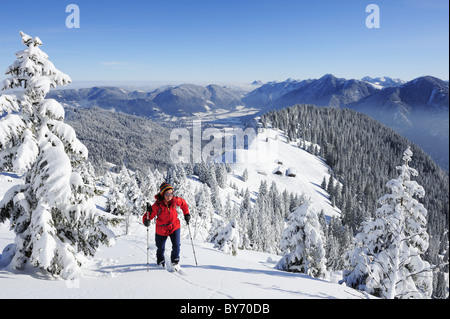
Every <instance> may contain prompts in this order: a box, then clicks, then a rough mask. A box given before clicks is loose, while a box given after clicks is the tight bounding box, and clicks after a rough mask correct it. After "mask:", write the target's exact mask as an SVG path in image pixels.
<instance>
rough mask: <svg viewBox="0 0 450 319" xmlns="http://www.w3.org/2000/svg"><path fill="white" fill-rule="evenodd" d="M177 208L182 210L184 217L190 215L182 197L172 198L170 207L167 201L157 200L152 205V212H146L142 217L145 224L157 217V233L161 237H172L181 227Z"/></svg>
mask: <svg viewBox="0 0 450 319" xmlns="http://www.w3.org/2000/svg"><path fill="white" fill-rule="evenodd" d="M177 207H180V208H181V210H182V211H183V214H184V215H188V214H189V207H188V205H187V203H186V201H185V200H184V199H183V198H181V197H174V198H172V200H171V201H170V202H169V203H168V205H166V202H165V201H161V200H157V201H156V202H155V203H154V204H153V205H152V211H151V212H145V214H144V216H142V222H144V223H145V220H147V219H149V220H152V219H153V218H155V216H156V233H157V234H158V235H161V236H170V235H171V234H172V233H173V232H174V231H176V230H177V229H179V228H180V227H181V224H180V220H179V219H178V213H177V209H176V208H177Z"/></svg>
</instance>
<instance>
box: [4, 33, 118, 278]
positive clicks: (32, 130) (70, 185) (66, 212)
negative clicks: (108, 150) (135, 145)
mask: <svg viewBox="0 0 450 319" xmlns="http://www.w3.org/2000/svg"><path fill="white" fill-rule="evenodd" d="M20 35H21V37H22V42H23V44H24V45H25V46H26V47H27V48H26V49H25V50H23V51H20V52H18V53H16V56H17V60H16V61H15V62H14V63H13V64H12V65H11V66H10V67H9V68H8V69H7V71H6V74H7V75H9V78H7V79H6V80H5V81H3V87H2V89H3V90H8V89H18V88H23V90H16V91H14V93H13V94H10V95H2V96H1V97H0V116H1V119H0V167H1V169H3V170H7V171H13V172H17V173H19V174H24V183H23V184H21V185H18V186H16V187H13V188H11V189H10V190H9V191H8V192H7V193H6V194H5V196H4V198H3V199H2V200H1V202H0V222H5V221H6V220H8V219H9V220H10V223H11V228H12V229H13V230H14V232H15V234H16V238H15V244H14V252H13V255H14V256H13V257H12V260H11V263H10V265H9V266H10V267H14V268H16V269H23V268H24V267H25V266H26V265H27V264H29V265H32V266H35V267H39V268H41V269H44V270H46V271H48V272H49V273H50V274H54V275H60V276H61V277H62V278H64V279H74V278H77V277H78V276H79V275H80V268H79V267H80V265H81V262H82V260H83V259H84V258H83V255H84V256H92V255H93V254H94V253H95V251H96V249H97V247H98V246H99V245H100V244H101V243H103V244H110V243H111V242H112V239H113V237H114V234H113V233H112V232H111V231H110V230H109V229H108V228H107V226H106V225H107V222H108V218H107V217H106V215H103V214H102V213H100V212H99V211H98V210H97V209H96V206H95V204H94V202H93V200H92V193H93V192H92V191H89V190H88V189H87V187H88V186H86V185H85V183H84V182H83V179H82V177H81V176H80V174H79V173H77V172H75V171H74V170H73V168H75V167H77V166H78V165H80V164H81V163H82V162H84V161H85V160H86V159H87V155H88V152H87V149H86V147H85V146H84V145H83V144H82V143H81V142H80V141H79V140H78V139H77V137H76V134H75V131H74V130H73V129H72V128H71V127H70V126H69V125H67V124H65V123H64V122H63V120H64V115H65V114H64V109H63V107H62V106H61V104H59V103H58V102H56V101H55V100H51V99H49V100H46V99H45V96H46V94H47V93H48V92H49V90H50V88H52V87H56V86H62V85H66V84H68V83H70V81H71V80H70V78H69V76H67V75H66V74H64V73H62V72H60V71H59V70H57V69H56V68H55V66H54V65H53V63H51V62H50V61H49V60H48V56H47V55H46V54H45V53H44V52H42V51H41V50H40V49H39V47H40V46H41V45H42V42H41V40H40V39H39V38H37V37H36V38H34V39H33V38H31V37H30V36H28V35H26V34H25V33H23V32H20ZM5 113H6V115H5Z"/></svg>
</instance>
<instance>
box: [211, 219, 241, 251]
mask: <svg viewBox="0 0 450 319" xmlns="http://www.w3.org/2000/svg"><path fill="white" fill-rule="evenodd" d="M214 247H215V248H218V249H220V250H222V251H223V252H224V253H226V254H231V255H233V256H236V255H237V253H238V248H239V226H238V223H237V221H236V219H235V218H234V219H232V220H231V221H230V222H229V223H228V225H227V226H226V227H225V228H224V229H222V230H221V231H220V233H219V235H218V236H217V237H216V239H215V246H214Z"/></svg>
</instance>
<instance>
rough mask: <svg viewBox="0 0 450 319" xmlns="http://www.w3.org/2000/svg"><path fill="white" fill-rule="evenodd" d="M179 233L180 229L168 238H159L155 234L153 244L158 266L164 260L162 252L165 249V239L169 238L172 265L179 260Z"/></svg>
mask: <svg viewBox="0 0 450 319" xmlns="http://www.w3.org/2000/svg"><path fill="white" fill-rule="evenodd" d="M180 232H181V229H180V228H178V229H177V230H176V231H174V232H173V233H172V235H170V236H161V235H158V234H155V242H156V248H157V249H156V259H157V263H158V264H159V263H160V262H161V261H163V260H164V251H165V247H166V241H167V237H170V241H171V242H172V253H171V254H170V261H171V262H172V263H178V261H179V260H180V246H181V241H180Z"/></svg>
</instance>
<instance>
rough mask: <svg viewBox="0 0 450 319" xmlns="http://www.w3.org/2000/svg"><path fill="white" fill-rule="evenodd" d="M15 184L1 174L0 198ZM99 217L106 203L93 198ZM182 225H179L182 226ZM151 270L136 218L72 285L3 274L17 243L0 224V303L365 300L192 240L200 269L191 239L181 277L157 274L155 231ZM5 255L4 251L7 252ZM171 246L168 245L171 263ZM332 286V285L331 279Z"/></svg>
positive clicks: (266, 260)
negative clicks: (22, 300) (39, 300)
mask: <svg viewBox="0 0 450 319" xmlns="http://www.w3.org/2000/svg"><path fill="white" fill-rule="evenodd" d="M19 183H20V180H19V179H18V178H17V176H14V175H11V174H6V173H2V174H0V198H1V197H3V195H4V194H5V192H6V191H7V189H9V188H10V187H12V186H13V185H16V184H19ZM96 203H97V207H98V209H101V210H103V209H104V207H105V204H106V201H105V197H102V196H99V197H96ZM182 227H186V226H185V225H184V222H183V226H182ZM149 229H150V231H149V238H150V240H149V243H150V245H149V256H150V264H149V270H148V271H147V263H146V260H147V257H146V256H147V254H146V246H147V229H146V227H144V226H143V225H142V223H141V222H140V217H139V218H136V220H134V221H133V224H132V226H131V233H130V234H129V235H124V230H123V229H122V228H116V229H114V231H115V233H116V235H117V239H116V244H115V245H114V246H112V247H105V246H101V247H100V249H99V251H98V252H97V254H96V255H95V257H93V258H92V259H91V260H89V261H87V263H86V264H85V265H84V266H83V268H82V273H83V275H82V276H81V278H80V279H78V280H75V281H64V280H61V279H59V278H54V277H51V276H49V275H47V274H45V273H43V272H41V271H39V270H36V269H35V268H31V267H30V268H26V269H25V270H23V271H18V270H13V269H10V268H8V267H5V266H6V265H7V264H8V257H9V255H8V252H7V250H8V249H7V246H8V245H10V244H12V243H14V237H15V235H14V233H13V232H12V231H10V230H9V225H8V223H4V224H0V251H2V250H3V253H2V254H1V255H0V298H31V299H33V298H44V299H45V298H57V299H59V298H69V299H77V298H87V299H97V298H117V299H128V298H139V299H143V298H152V299H154V298H157V299H248V298H251V299H309V298H313V299H334V298H339V299H366V298H368V295H367V294H364V293H361V292H359V291H356V290H354V289H352V288H349V287H346V286H345V285H339V284H337V283H336V281H337V280H336V278H335V279H332V281H333V282H330V281H326V280H319V279H315V278H312V277H309V276H307V275H305V274H299V273H288V272H284V271H280V270H276V269H275V268H274V267H275V265H276V263H277V262H278V261H279V259H280V258H281V256H277V255H271V254H267V253H261V252H255V251H242V250H239V253H238V255H237V256H232V255H229V254H225V253H223V252H222V251H219V250H217V249H214V248H213V246H214V245H213V244H211V243H204V242H202V241H197V240H194V248H195V252H196V257H197V261H198V266H196V265H195V260H194V255H193V251H192V247H191V242H190V239H188V238H186V237H184V238H182V241H181V266H182V269H183V271H184V272H185V275H180V274H178V273H171V272H168V271H166V270H164V269H162V268H158V267H157V266H156V263H155V259H156V257H155V254H156V246H155V241H154V226H153V227H150V228H149ZM5 248H6V249H5ZM170 248H171V243H170V241H168V242H167V245H166V259H167V260H170V257H169V254H170ZM332 278H333V277H332Z"/></svg>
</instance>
